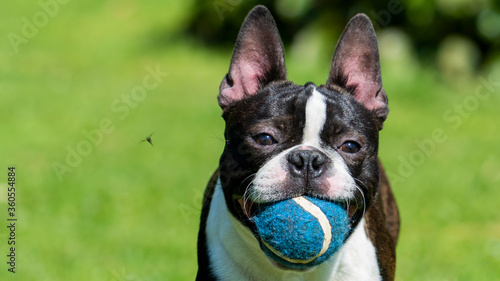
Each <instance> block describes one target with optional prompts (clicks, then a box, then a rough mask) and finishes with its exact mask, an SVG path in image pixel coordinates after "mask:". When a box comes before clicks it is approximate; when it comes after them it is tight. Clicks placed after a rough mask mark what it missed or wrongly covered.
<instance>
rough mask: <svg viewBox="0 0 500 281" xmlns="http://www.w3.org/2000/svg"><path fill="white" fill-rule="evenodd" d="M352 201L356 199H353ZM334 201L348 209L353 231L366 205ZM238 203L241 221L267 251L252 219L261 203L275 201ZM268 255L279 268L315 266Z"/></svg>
mask: <svg viewBox="0 0 500 281" xmlns="http://www.w3.org/2000/svg"><path fill="white" fill-rule="evenodd" d="M323 199H324V198H323ZM351 201H356V200H351ZM276 202H278V201H276ZM334 202H336V203H340V204H342V205H343V206H344V208H345V209H346V211H347V213H348V217H349V223H350V227H351V232H352V231H353V230H354V228H355V227H356V226H357V224H358V223H359V221H360V220H361V218H362V217H363V215H364V207H365V206H364V205H362V204H349V203H348V202H347V200H345V201H334ZM236 203H237V204H235V205H236V206H239V208H240V209H239V210H238V211H239V213H240V214H241V216H240V221H241V222H242V223H243V225H245V226H247V227H248V228H249V229H250V231H251V232H252V233H253V235H254V237H255V238H256V239H257V241H258V243H259V246H260V249H261V250H262V251H263V252H265V245H264V244H263V243H262V239H261V238H260V234H259V232H258V231H257V227H256V225H255V223H254V221H253V220H252V217H253V216H254V215H255V213H256V212H257V210H258V209H259V204H263V203H265V204H269V203H273V202H261V203H257V202H254V201H252V200H251V199H248V198H246V199H243V198H240V199H238V200H237V202H236ZM349 235H350V234H349ZM266 257H267V259H268V260H269V261H270V262H271V264H272V265H274V266H275V267H277V268H279V269H283V270H293V271H299V272H306V271H309V270H312V268H314V267H311V268H295V267H289V266H287V265H285V264H282V263H279V262H277V261H275V260H273V259H272V258H270V257H268V256H267V255H266Z"/></svg>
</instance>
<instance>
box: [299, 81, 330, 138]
mask: <svg viewBox="0 0 500 281" xmlns="http://www.w3.org/2000/svg"><path fill="white" fill-rule="evenodd" d="M325 120H326V101H325V96H323V94H321V93H320V92H318V91H317V90H316V88H314V91H313V93H312V95H311V96H310V97H309V98H308V99H307V103H306V126H305V127H304V139H303V144H308V145H312V146H316V147H319V146H320V138H319V134H320V133H321V130H322V129H323V125H325Z"/></svg>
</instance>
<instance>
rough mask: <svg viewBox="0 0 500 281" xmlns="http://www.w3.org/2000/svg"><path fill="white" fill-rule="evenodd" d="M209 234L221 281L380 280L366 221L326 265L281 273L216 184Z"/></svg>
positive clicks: (209, 221)
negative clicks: (233, 213)
mask: <svg viewBox="0 0 500 281" xmlns="http://www.w3.org/2000/svg"><path fill="white" fill-rule="evenodd" d="M206 235H207V244H208V253H209V258H210V263H211V265H212V268H211V270H212V271H213V272H214V275H215V276H217V277H218V278H219V279H220V280H231V281H232V280H242V281H245V280H262V281H266V280H273V281H276V280H283V281H285V280H287V281H289V280H292V281H299V280H317V281H321V280H344V281H347V280H353V281H355V280H366V281H375V280H381V277H380V273H379V267H378V263H377V258H376V253H375V248H374V246H373V244H372V243H371V241H370V240H369V239H368V237H367V235H366V231H365V224H364V219H363V220H361V222H360V223H359V224H358V226H357V228H356V229H355V230H354V232H353V233H352V235H351V237H350V238H349V239H348V240H347V241H346V243H345V244H344V246H342V248H340V250H339V251H338V252H337V253H336V254H335V255H333V256H332V257H331V258H330V259H329V260H327V261H326V262H324V263H323V264H321V265H319V266H318V267H316V268H314V269H312V270H309V271H303V272H300V271H290V270H282V269H279V268H278V267H275V266H273V265H272V264H271V262H270V261H269V260H268V258H267V257H266V255H265V254H264V252H263V251H262V250H261V249H260V247H259V244H258V242H257V239H255V237H253V234H252V233H251V231H250V230H249V229H248V228H247V227H245V226H243V225H242V224H241V223H240V222H239V221H238V220H237V219H235V218H234V217H233V216H232V215H231V213H230V212H229V210H228V209H227V206H226V204H225V200H224V194H223V192H222V189H221V185H220V182H217V185H216V188H215V192H214V194H213V198H212V204H211V206H210V211H209V216H208V224H207V229H206Z"/></svg>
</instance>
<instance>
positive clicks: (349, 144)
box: [339, 141, 361, 153]
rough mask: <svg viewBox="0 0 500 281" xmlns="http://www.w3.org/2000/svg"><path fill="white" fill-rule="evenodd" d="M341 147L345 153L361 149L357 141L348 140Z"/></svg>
mask: <svg viewBox="0 0 500 281" xmlns="http://www.w3.org/2000/svg"><path fill="white" fill-rule="evenodd" d="M339 148H340V150H342V151H343V152H345V153H356V152H358V151H359V150H360V149H361V146H360V145H359V144H357V143H356V142H353V141H346V142H344V143H343V144H342V145H341V146H340V147H339Z"/></svg>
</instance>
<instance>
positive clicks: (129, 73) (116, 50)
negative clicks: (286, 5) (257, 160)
mask: <svg viewBox="0 0 500 281" xmlns="http://www.w3.org/2000/svg"><path fill="white" fill-rule="evenodd" d="M42 2H43V1H42ZM47 2H50V1H48V0H46V2H43V3H47ZM438 2H439V3H441V2H443V1H437V2H436V3H438ZM448 2H449V1H448ZM462 2H464V1H462ZM465 2H467V1H465ZM483 2H485V3H489V2H487V1H483ZM63 3H65V4H63ZM210 3H212V2H210ZM213 3H219V2H213ZM213 3H212V4H213ZM223 3H226V5H229V4H230V3H233V4H230V5H233V6H227V7H229V8H232V9H227V11H225V13H224V15H225V16H227V17H228V18H229V17H230V16H231V15H233V14H232V13H236V12H238V11H239V9H244V8H245V7H243V6H244V5H249V4H248V3H245V4H244V5H243V4H241V5H239V4H238V3H241V2H238V1H228V2H223ZM228 3H229V4H228ZM401 3H402V5H403V6H404V5H405V2H401ZM412 3H413V1H412ZM457 3H458V2H457ZM253 4H254V3H253V2H252V3H251V5H253ZM198 5H199V4H198V3H197V2H195V1H193V0H191V1H153V0H151V1H141V2H139V1H132V0H125V1H118V0H109V1H85V2H82V1H79V2H76V1H68V2H67V3H66V2H64V1H62V0H61V4H59V5H58V6H57V7H58V10H57V12H55V13H54V15H53V16H51V15H49V16H47V21H46V23H45V24H43V25H40V24H39V25H37V26H35V28H36V30H35V31H33V30H31V31H32V33H33V34H34V35H33V36H30V38H28V37H23V38H24V39H25V41H23V42H22V43H19V44H18V45H15V44H14V45H13V44H12V36H13V35H12V34H13V33H14V34H17V35H19V36H22V34H23V28H24V26H25V21H23V19H24V18H26V19H27V20H28V21H30V22H32V23H33V22H34V21H38V22H39V23H43V22H44V21H43V16H42V15H41V14H40V13H43V12H44V9H43V8H42V6H41V5H40V3H39V2H36V1H16V2H8V3H7V2H5V3H2V4H1V5H0V7H1V9H0V35H1V36H0V38H2V39H1V40H0V120H1V121H0V124H1V129H0V132H1V133H0V170H2V171H4V172H3V175H2V174H1V173H0V261H1V262H0V264H2V265H1V266H0V280H106V281H107V280H194V276H195V274H196V269H197V265H196V236H197V231H198V223H199V218H198V217H199V212H200V206H201V197H202V192H203V190H204V187H205V184H206V182H207V181H208V178H209V176H210V175H211V173H212V172H213V171H214V170H215V169H216V166H217V163H218V157H219V155H220V153H221V151H222V149H223V140H222V139H223V129H224V127H223V126H224V124H223V121H222V118H220V109H219V107H218V105H217V102H216V96H217V94H218V86H219V83H220V81H221V79H222V77H223V76H224V74H225V73H226V71H227V68H228V65H229V61H230V56H231V51H232V50H231V46H228V45H227V44H226V45H225V44H222V45H218V46H214V45H213V44H209V45H206V44H205V43H203V42H202V41H200V40H198V39H194V38H195V37H196V36H191V35H187V33H185V32H184V30H186V28H187V27H188V26H189V24H190V18H191V16H192V15H193V12H192V11H195V10H196V9H198V8H200V7H199V6H198ZM412 5H413V4H412ZM207 7H208V8H207V11H209V12H210V11H211V10H210V9H213V11H212V13H213V16H215V17H217V11H216V9H215V6H214V5H212V6H210V5H207ZM245 9H246V8H245ZM361 11H362V10H361ZM246 12H247V10H245V12H244V13H246ZM355 12H359V11H357V10H356V5H352V7H350V10H349V13H355ZM368 14H369V13H368ZM37 15H38V16H37ZM34 17H35V18H34ZM36 17H39V18H36ZM219 20H221V21H222V22H223V21H224V18H222V19H221V18H219ZM242 20H243V18H242V17H241V18H239V21H240V22H241V21H242ZM493 22H494V21H493ZM432 23H433V22H432V21H430V22H429V23H428V25H427V26H423V27H422V28H433V25H432ZM239 24H240V23H238V25H239ZM344 24H345V22H343V23H342V25H344ZM342 28H343V26H335V27H332V29H334V30H339V31H336V32H340V31H341V29H342ZM488 28H489V32H490V34H496V33H495V30H497V29H499V30H500V24H499V25H496V27H495V25H493V27H492V26H488ZM495 28H496V29H495ZM282 29H283V27H282ZM491 30H493V31H491ZM302 31H303V32H301V33H299V34H298V35H296V36H295V37H294V39H293V41H292V42H290V44H287V65H288V70H289V79H290V80H293V81H295V82H296V83H299V84H300V83H302V84H303V83H305V82H307V81H314V82H316V83H317V84H322V83H323V82H324V81H325V80H326V77H327V73H328V70H329V62H330V58H331V55H332V51H333V47H334V44H335V42H336V40H337V38H338V37H337V36H338V34H336V35H335V36H331V35H330V33H331V32H328V28H325V27H324V26H321V25H319V24H316V25H315V24H314V23H313V24H311V25H308V26H307V27H305V28H303V30H302ZM212 32H218V31H217V30H212ZM220 32H222V31H220ZM282 32H284V31H283V30H282ZM285 32H286V29H285ZM377 32H378V36H379V43H380V51H381V58H382V72H383V80H384V87H385V89H386V92H387V93H388V96H389V100H390V103H389V105H390V109H391V113H390V115H389V118H388V120H387V122H386V124H385V126H384V130H383V131H382V132H381V143H380V157H381V158H382V160H383V162H384V164H385V166H386V170H387V171H388V172H389V173H390V178H391V180H392V184H393V189H394V193H395V196H396V199H397V201H398V203H399V208H400V212H401V217H402V228H401V235H400V240H399V244H398V248H397V251H398V252H397V255H398V257H397V258H398V259H397V280H498V278H499V276H500V214H499V212H498V201H499V198H500V188H499V185H500V149H499V139H500V138H499V137H500V134H499V132H498V130H499V126H500V118H499V113H498V108H499V106H500V102H499V87H500V61H499V60H498V59H495V58H496V57H497V56H495V52H491V49H489V50H490V52H489V53H488V56H487V57H483V58H482V59H480V60H479V59H477V56H478V55H481V54H483V53H482V52H481V50H482V49H481V48H477V47H475V46H474V41H473V40H472V41H471V40H470V39H467V38H464V37H463V36H460V35H457V36H451V37H449V38H447V39H446V40H443V42H444V43H442V44H440V46H439V49H436V50H435V54H434V55H430V56H421V55H419V56H416V55H415V54H416V53H418V45H415V44H414V43H413V41H412V40H411V39H412V34H411V33H408V32H405V29H404V28H398V27H396V26H391V25H390V24H389V25H388V26H387V27H384V28H379V29H378V30H377ZM236 35H237V34H236V33H234V34H228V35H227V36H229V37H231V38H236ZM443 39H444V38H443ZM494 39H495V38H494ZM495 40H496V39H495ZM26 41H27V42H26ZM493 41H494V40H493ZM492 46H495V44H492ZM16 48H17V52H16ZM478 50H479V51H478ZM493 51H494V49H493ZM478 61H481V63H478ZM148 67H149V68H153V69H155V68H157V67H158V68H159V69H160V70H161V71H162V72H166V73H168V74H167V75H166V76H165V77H164V78H163V81H161V83H159V85H158V87H156V88H154V89H152V90H149V91H147V96H145V98H144V99H143V100H141V101H138V102H136V103H133V107H132V105H131V106H128V108H129V114H127V115H126V116H125V118H123V119H122V118H120V117H122V115H121V114H119V113H117V112H116V110H113V108H112V105H113V103H114V102H115V100H120V99H121V98H122V95H130V94H131V92H132V90H133V89H134V88H135V87H137V86H140V85H142V83H143V79H144V77H146V76H147V75H148V74H149V72H148V70H147V69H148ZM484 81H487V82H484ZM488 81H489V82H488ZM480 85H485V86H483V88H481V89H480V93H482V94H483V95H485V96H486V97H485V98H484V99H479V98H478V97H477V96H475V93H476V92H477V89H478V87H481V86H480ZM122 105H123V104H122ZM103 119H110V120H111V122H112V126H113V127H112V128H113V130H112V132H110V133H103V138H102V141H101V142H100V143H99V144H98V145H92V146H91V151H90V152H88V153H85V154H86V155H82V156H81V160H80V161H77V162H79V163H78V164H77V165H74V167H70V166H68V168H69V169H70V171H67V172H65V173H62V174H59V176H60V179H59V178H58V174H57V173H56V172H55V170H54V167H53V166H54V163H56V162H57V163H61V164H63V165H67V159H66V158H67V157H68V153H69V152H68V151H70V150H78V146H79V145H80V147H81V146H82V144H81V143H82V142H85V141H87V137H86V136H85V135H84V134H83V133H82V132H83V131H87V132H91V131H94V130H97V129H99V124H100V122H101V121H102V120H103ZM435 130H438V131H440V132H441V135H443V136H444V137H442V138H445V140H444V141H439V142H436V141H432V137H433V132H434V131H435ZM153 132H154V134H153V136H152V141H153V144H154V146H151V145H149V144H148V143H147V142H141V140H143V139H145V138H146V137H147V136H148V135H149V134H151V133H153ZM421 143H426V144H427V148H426V149H422V148H421V145H419V144H421ZM429 143H430V144H429ZM425 152H428V153H425ZM9 166H15V167H16V172H17V209H16V212H17V217H18V219H19V220H18V222H17V229H16V231H17V237H16V238H17V240H16V243H17V245H16V255H17V264H16V273H15V274H11V273H9V272H8V271H7V268H8V266H7V264H6V261H7V258H6V255H7V254H8V245H7V237H8V233H7V229H6V225H7V221H6V219H7V172H8V171H7V167H9ZM2 225H5V226H2Z"/></svg>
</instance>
